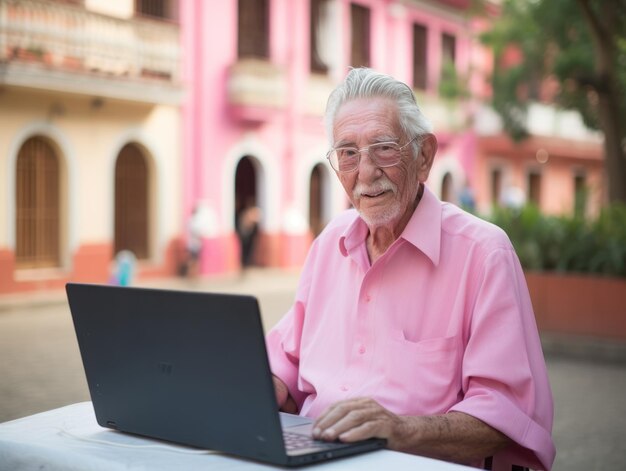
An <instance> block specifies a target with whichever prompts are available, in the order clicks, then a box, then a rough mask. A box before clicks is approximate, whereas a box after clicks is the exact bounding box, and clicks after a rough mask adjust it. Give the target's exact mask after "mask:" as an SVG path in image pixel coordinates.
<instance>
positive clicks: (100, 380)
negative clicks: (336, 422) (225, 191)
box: [66, 283, 384, 465]
mask: <svg viewBox="0 0 626 471" xmlns="http://www.w3.org/2000/svg"><path fill="white" fill-rule="evenodd" d="M66 291H67V295H68V301H69V306H70V310H71V313H72V319H73V321H74V326H75V330H76V336H77V339H78V345H79V348H80V352H81V356H82V360H83V366H84V369H85V374H86V377H87V384H88V386H89V391H90V394H91V399H92V402H93V406H94V410H95V415H96V419H97V421H98V424H100V425H101V426H103V427H109V428H113V429H117V430H120V431H123V432H129V433H134V434H139V435H144V436H148V437H152V438H158V439H164V440H169V441H172V442H177V443H182V444H185V445H191V446H196V447H200V448H207V449H213V450H219V451H222V452H225V453H230V454H234V455H238V456H243V457H247V458H251V459H256V460H260V461H267V462H270V463H276V464H283V465H292V464H293V465H296V464H304V463H307V462H312V461H315V460H319V459H327V458H332V457H336V456H341V455H344V454H352V453H356V452H360V451H367V450H370V449H375V448H380V447H381V446H383V445H384V442H383V441H380V440H371V441H368V442H365V443H361V444H357V446H356V447H354V446H346V447H343V449H340V450H338V451H326V452H321V453H310V454H299V455H296V456H289V455H288V454H287V453H286V452H285V444H284V441H283V434H282V429H281V423H280V418H279V414H278V413H277V409H278V407H277V404H276V398H275V394H274V387H273V383H272V378H271V373H270V368H269V362H268V359H267V352H266V348H265V338H264V334H263V327H262V323H261V317H260V312H259V307H258V302H257V300H256V298H254V297H252V296H247V295H232V294H218V293H207V292H186V291H172V290H158V289H147V288H129V287H117V286H108V285H93V284H77V283H68V284H67V286H66Z"/></svg>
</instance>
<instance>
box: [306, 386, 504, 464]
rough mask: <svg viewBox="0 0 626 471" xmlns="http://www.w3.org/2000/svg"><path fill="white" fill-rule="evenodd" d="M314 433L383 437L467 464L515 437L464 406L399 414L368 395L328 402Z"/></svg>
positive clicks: (348, 438) (347, 438) (395, 445)
mask: <svg viewBox="0 0 626 471" xmlns="http://www.w3.org/2000/svg"><path fill="white" fill-rule="evenodd" d="M313 437H314V438H317V439H322V440H328V441H332V440H337V439H338V440H340V441H342V442H354V441H357V440H364V439H367V438H372V437H378V438H385V439H387V447H388V448H389V449H391V450H396V451H403V452H407V453H413V454H418V455H423V456H430V457H432V458H438V459H442V460H446V461H454V462H457V463H464V464H475V463H477V462H478V463H479V462H480V461H481V460H482V459H484V458H485V457H487V456H492V455H493V454H494V453H496V452H497V451H499V450H501V449H502V448H504V447H506V446H507V445H509V444H510V443H511V440H510V439H509V438H508V437H507V436H506V435H504V434H502V433H501V432H499V431H498V430H496V429H494V428H492V427H490V426H489V425H487V424H486V423H484V422H483V421H481V420H479V419H477V418H475V417H472V416H471V415H468V414H464V413H462V412H449V413H447V414H443V415H434V416H415V417H413V416H398V415H395V414H393V413H392V412H390V411H388V410H387V409H385V408H384V407H382V406H381V405H380V404H378V403H377V402H376V401H374V400H373V399H369V398H360V399H348V400H345V401H340V402H338V403H336V404H334V405H332V406H331V407H329V408H328V409H327V410H326V411H325V412H324V413H323V414H322V415H321V416H320V417H319V418H318V419H317V420H316V421H315V423H314V424H313Z"/></svg>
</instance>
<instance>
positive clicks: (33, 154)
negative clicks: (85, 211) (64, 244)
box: [15, 136, 61, 268]
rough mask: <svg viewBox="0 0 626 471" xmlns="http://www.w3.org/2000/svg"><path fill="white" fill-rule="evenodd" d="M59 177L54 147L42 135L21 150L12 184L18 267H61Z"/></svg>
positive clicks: (58, 164)
mask: <svg viewBox="0 0 626 471" xmlns="http://www.w3.org/2000/svg"><path fill="white" fill-rule="evenodd" d="M60 180H61V174H60V162H59V158H58V156H57V155H56V152H55V151H54V149H53V147H52V146H51V145H50V143H49V142H48V141H47V140H46V139H45V138H43V137H41V136H35V137H32V138H30V139H28V140H27V141H26V142H25V143H24V144H23V145H22V147H21V148H20V150H19V152H18V156H17V162H16V182H15V205H16V208H15V209H16V211H15V219H16V220H15V228H16V229H15V230H16V234H15V262H16V266H17V267H18V268H45V267H58V266H60V264H61V236H60V230H61V207H60V206H61V184H60Z"/></svg>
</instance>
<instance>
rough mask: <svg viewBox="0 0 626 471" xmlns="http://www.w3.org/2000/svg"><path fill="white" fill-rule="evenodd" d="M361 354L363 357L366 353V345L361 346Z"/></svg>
mask: <svg viewBox="0 0 626 471" xmlns="http://www.w3.org/2000/svg"><path fill="white" fill-rule="evenodd" d="M359 353H360V354H361V355H363V354H364V353H365V345H361V346H360V347H359Z"/></svg>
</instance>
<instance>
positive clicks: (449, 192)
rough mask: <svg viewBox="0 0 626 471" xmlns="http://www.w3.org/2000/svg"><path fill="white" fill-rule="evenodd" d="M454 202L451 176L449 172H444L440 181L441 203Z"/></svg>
mask: <svg viewBox="0 0 626 471" xmlns="http://www.w3.org/2000/svg"><path fill="white" fill-rule="evenodd" d="M453 200H454V186H453V183H452V175H451V174H450V172H446V174H445V175H444V176H443V180H442V181H441V201H448V202H453Z"/></svg>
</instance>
